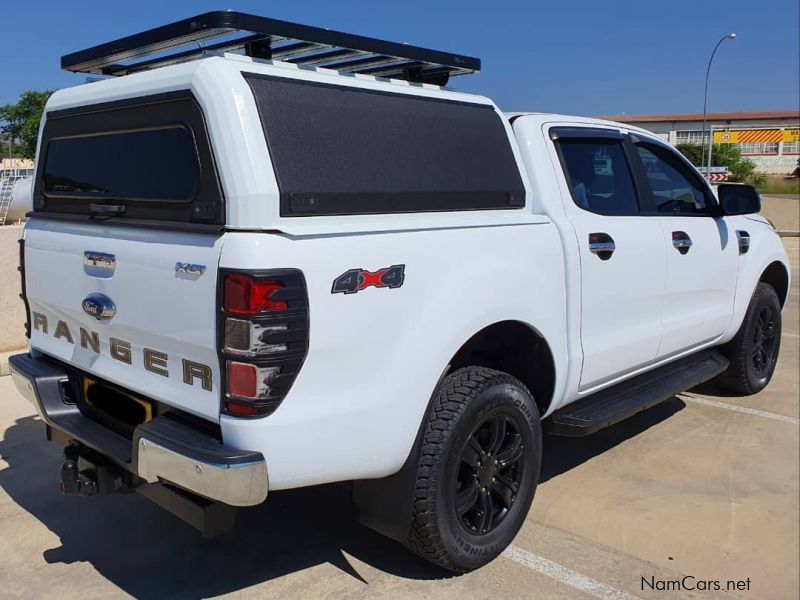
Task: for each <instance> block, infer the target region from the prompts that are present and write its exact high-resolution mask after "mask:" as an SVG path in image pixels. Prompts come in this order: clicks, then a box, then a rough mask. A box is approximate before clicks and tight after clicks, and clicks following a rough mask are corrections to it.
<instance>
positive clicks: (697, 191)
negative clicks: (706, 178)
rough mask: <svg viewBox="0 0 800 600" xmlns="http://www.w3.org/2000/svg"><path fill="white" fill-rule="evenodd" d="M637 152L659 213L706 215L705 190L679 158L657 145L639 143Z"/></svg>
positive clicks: (706, 201)
mask: <svg viewBox="0 0 800 600" xmlns="http://www.w3.org/2000/svg"><path fill="white" fill-rule="evenodd" d="M636 149H637V150H638V153H639V158H640V159H641V161H642V165H643V167H644V171H645V175H646V176H647V182H648V183H649V184H650V189H651V191H652V194H653V202H654V203H655V207H656V210H657V211H658V212H659V213H677V214H698V213H699V214H702V213H705V212H706V211H707V209H708V207H709V202H708V196H707V191H706V187H705V186H704V185H703V183H702V182H701V181H699V178H698V177H697V176H696V175H695V174H694V173H693V172H692V171H691V169H690V168H689V166H688V165H686V163H685V162H684V161H683V160H682V159H681V158H680V157H679V156H676V155H675V154H674V153H673V152H672V151H671V150H669V149H667V148H664V147H662V146H659V145H657V144H647V143H638V144H636Z"/></svg>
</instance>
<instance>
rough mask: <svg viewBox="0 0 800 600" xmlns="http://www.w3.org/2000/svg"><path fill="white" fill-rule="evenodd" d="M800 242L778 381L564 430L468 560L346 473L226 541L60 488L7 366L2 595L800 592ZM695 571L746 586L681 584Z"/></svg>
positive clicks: (0, 464)
mask: <svg viewBox="0 0 800 600" xmlns="http://www.w3.org/2000/svg"><path fill="white" fill-rule="evenodd" d="M785 243H786V245H787V248H788V249H789V252H790V259H791V261H792V264H793V265H795V266H793V268H792V277H793V280H794V282H793V285H792V290H791V296H790V304H789V307H788V308H787V309H786V310H785V311H784V314H783V319H784V328H783V339H782V345H783V347H782V353H781V359H780V362H779V365H778V370H777V373H776V376H775V378H774V380H773V381H772V383H771V385H770V386H769V387H768V388H767V389H766V390H765V391H764V392H762V393H761V394H758V395H757V396H753V397H749V398H736V397H725V396H716V395H701V394H700V393H699V392H696V391H695V392H690V393H687V394H682V395H680V396H678V397H675V398H672V399H671V400H669V401H667V402H665V403H663V404H661V405H660V406H658V407H656V408H654V409H652V410H649V411H647V412H645V413H642V414H640V415H638V416H637V417H634V418H632V419H630V420H628V421H626V422H624V423H621V424H619V425H617V426H614V427H612V428H609V429H607V430H605V431H602V432H600V433H598V434H596V435H594V436H592V437H590V438H586V439H582V440H570V439H565V438H547V439H546V442H545V456H544V469H543V478H542V483H541V485H540V487H539V491H538V492H537V497H536V499H535V501H534V505H533V509H532V511H531V513H530V514H529V516H528V519H527V522H526V524H525V526H524V527H523V529H522V531H521V532H520V534H519V536H518V537H517V539H516V540H515V542H514V546H513V547H512V548H510V549H509V551H507V552H506V554H505V555H504V556H503V557H501V558H499V559H498V560H496V561H494V562H493V563H492V564H491V565H489V566H488V567H485V568H484V569H481V570H479V571H477V572H474V573H471V574H469V575H464V576H452V575H450V574H448V573H446V572H443V571H441V570H439V569H437V568H434V567H432V566H429V565H427V564H425V563H423V562H421V561H419V560H418V559H416V558H415V557H413V556H412V555H410V554H408V553H407V552H405V551H404V550H403V549H402V548H400V547H399V546H397V545H396V544H394V543H392V542H389V541H387V540H385V539H383V538H381V537H380V536H379V535H377V534H374V533H372V532H371V531H369V530H367V529H365V528H363V527H361V526H360V525H358V524H357V523H355V521H354V519H353V515H352V509H351V507H350V503H349V490H348V487H347V486H346V485H337V486H325V487H318V488H311V489H303V490H297V491H292V492H280V493H275V494H272V495H271V496H270V498H269V500H268V501H267V503H266V504H265V505H264V506H262V507H259V508H256V509H251V510H248V511H244V512H242V513H240V516H239V520H238V522H237V526H236V528H235V530H234V531H232V532H231V533H229V534H226V535H225V536H223V537H222V538H220V539H217V540H212V541H204V540H202V539H201V538H200V537H199V535H198V534H197V533H195V532H194V531H193V530H192V529H190V528H189V527H188V526H186V525H184V524H183V523H181V522H180V521H178V520H177V519H175V518H174V517H172V516H171V515H169V514H167V513H165V512H164V511H162V510H161V509H159V508H157V507H155V506H153V505H151V504H150V503H149V502H148V501H147V500H145V499H144V498H142V497H139V496H138V495H136V494H132V495H126V496H113V497H105V498H90V499H83V498H74V497H65V496H61V495H60V494H59V492H58V490H57V485H56V483H57V477H58V468H59V465H60V461H61V459H60V454H59V452H58V450H57V449H56V448H55V447H53V446H52V445H50V444H48V443H47V442H45V441H44V439H43V438H44V427H43V425H42V424H41V423H40V422H39V421H38V419H36V418H34V417H33V416H32V412H33V411H32V409H31V407H30V405H28V404H27V403H26V402H25V401H24V400H23V399H22V398H21V397H20V396H18V395H17V393H16V391H15V390H14V388H13V386H12V384H11V380H10V378H8V377H3V378H0V598H43V597H47V598H80V599H81V600H85V599H86V598H87V597H90V598H118V597H130V596H134V597H138V598H161V597H175V598H201V597H203V598H204V597H212V596H224V595H230V596H232V597H237V598H251V597H252V598H256V597H257V598H287V597H288V598H293V597H302V598H353V597H356V598H359V597H364V598H367V597H368V598H412V597H413V598H416V597H425V598H457V599H459V600H461V599H462V598H470V599H472V598H492V599H493V600H494V599H497V598H537V599H538V598H569V599H573V598H603V599H615V600H621V599H626V598H636V597H638V598H664V597H670V598H673V597H677V598H679V597H687V598H688V597H692V598H715V597H717V598H722V597H726V598H731V597H737V596H739V597H742V598H758V599H764V598H776V599H777V598H797V597H798V594H800V582H799V581H798V559H797V557H798V554H799V553H800V543H799V541H798V537H799V536H798V526H799V524H800V516H799V515H800V502H799V500H798V495H799V493H800V492H799V490H800V485H799V484H800V473H799V472H798V469H799V468H800V467H799V466H798V463H799V460H800V459H799V458H798V457H799V456H800V454H799V452H800V446H799V444H800V437H799V433H800V425H798V423H800V420H799V419H798V416H799V415H798V408H799V407H798V397H799V396H800V349H799V348H798V346H799V344H800V316H799V313H798V306H800V303H799V302H798V301H799V300H800V298H799V297H798V296H799V295H800V294H799V293H798V289H799V288H798V280H800V273H798V268H797V266H796V265H798V264H800V260H799V256H798V244H799V243H800V239H798V238H787V239H785ZM687 575H688V576H691V578H689V579H686V580H684V583H687V584H688V585H690V586H692V585H693V586H696V587H697V586H698V584H699V583H700V582H701V581H704V580H719V581H720V583H721V585H722V587H723V589H724V588H725V586H727V582H728V580H731V581H734V582H735V583H736V582H740V583H739V586H740V587H739V588H738V589H737V590H736V591H731V592H725V591H721V592H715V591H712V592H706V591H699V589H700V588H698V590H694V591H691V590H690V591H687V590H678V591H675V588H674V585H675V584H670V583H668V582H669V581H673V580H682V578H683V577H685V576H687ZM643 578H644V579H645V580H646V581H647V582H650V585H652V586H653V587H655V588H656V590H651V589H650V588H649V587H648V584H646V583H645V584H643ZM692 578H693V579H692ZM643 586H644V589H643ZM659 586H660V587H661V588H662V589H663V587H664V586H672V587H669V588H668V589H671V590H672V591H670V592H665V591H658V589H659ZM745 586H746V588H745ZM700 587H702V585H701V586H700ZM712 587H713V586H712Z"/></svg>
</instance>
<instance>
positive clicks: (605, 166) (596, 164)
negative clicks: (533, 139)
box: [558, 137, 639, 215]
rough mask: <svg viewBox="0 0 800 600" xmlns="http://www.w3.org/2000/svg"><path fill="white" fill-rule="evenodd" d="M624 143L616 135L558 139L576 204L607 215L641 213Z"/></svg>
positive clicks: (565, 171)
mask: <svg viewBox="0 0 800 600" xmlns="http://www.w3.org/2000/svg"><path fill="white" fill-rule="evenodd" d="M622 143H623V142H622V139H616V138H586V139H583V138H569V137H565V138H561V139H559V140H558V146H559V151H560V154H561V160H562V164H563V166H564V173H565V175H566V177H567V182H568V183H569V187H570V191H571V192H572V199H573V200H574V201H575V204H577V205H578V206H580V207H581V208H583V209H585V210H588V211H591V212H596V213H600V214H604V215H634V214H638V212H639V206H638V200H637V196H636V188H635V187H634V183H633V175H632V174H631V169H630V166H629V165H628V161H627V158H626V156H625V151H624V149H623V146H622Z"/></svg>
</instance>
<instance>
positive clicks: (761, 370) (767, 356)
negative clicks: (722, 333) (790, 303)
mask: <svg viewBox="0 0 800 600" xmlns="http://www.w3.org/2000/svg"><path fill="white" fill-rule="evenodd" d="M780 348H781V304H780V301H779V300H778V294H777V293H776V292H775V289H774V288H773V287H772V286H771V285H769V284H767V283H763V282H761V283H759V284H758V285H757V286H756V290H755V292H754V293H753V297H752V298H751V299H750V305H749V306H748V307H747V312H746V313H745V317H744V321H743V322H742V326H741V327H740V328H739V331H738V332H737V334H736V336H735V337H734V338H733V339H732V340H731V341H730V342H728V343H727V344H725V346H723V347H722V352H723V354H724V355H725V356H726V357H727V358H728V360H730V361H731V365H730V367H728V370H727V371H725V372H724V373H723V374H722V375H720V377H719V383H720V384H721V385H722V386H723V387H725V388H727V389H728V390H730V391H732V392H735V393H737V394H740V395H742V396H749V395H751V394H757V393H758V392H760V391H761V390H763V389H764V388H765V387H767V384H768V383H769V382H770V380H771V379H772V375H773V373H774V372H775V365H776V364H777V362H778V353H779V352H780Z"/></svg>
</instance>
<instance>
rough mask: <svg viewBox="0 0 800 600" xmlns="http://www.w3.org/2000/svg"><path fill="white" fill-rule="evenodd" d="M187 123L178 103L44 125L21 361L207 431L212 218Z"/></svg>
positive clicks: (50, 119) (127, 106)
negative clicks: (144, 402)
mask: <svg viewBox="0 0 800 600" xmlns="http://www.w3.org/2000/svg"><path fill="white" fill-rule="evenodd" d="M199 111H200V109H199V107H198V106H197V104H196V103H195V102H194V100H193V99H192V98H191V96H189V95H187V94H184V93H179V94H168V95H160V96H157V97H155V96H154V97H148V98H141V99H135V100H128V101H123V102H115V103H111V104H102V105H94V106H89V107H81V108H78V109H70V110H68V111H60V112H58V113H55V114H51V113H48V114H47V115H46V121H45V127H44V130H43V138H42V144H41V148H40V152H39V157H40V158H39V162H38V166H37V174H36V181H35V188H34V213H33V215H32V218H31V219H30V220H29V222H28V224H27V227H26V231H25V242H24V252H25V282H26V294H27V301H28V304H29V308H30V316H31V323H30V325H31V340H30V341H31V346H32V347H33V348H34V349H36V350H39V351H41V352H43V353H45V354H47V355H49V356H51V357H53V358H55V359H58V360H61V361H63V362H65V363H68V364H71V365H74V366H76V367H78V368H80V369H83V370H85V371H86V372H87V373H89V374H90V376H91V377H95V378H97V379H101V380H106V381H109V382H111V383H115V384H117V385H120V386H123V387H124V388H126V389H128V390H132V391H134V392H138V393H141V394H142V395H145V396H147V397H150V398H155V399H156V400H160V401H162V402H164V403H166V404H168V405H172V406H175V407H178V408H181V409H183V410H186V411H187V412H191V413H194V414H196V415H198V416H203V417H206V418H210V419H217V418H218V416H219V398H220V395H219V382H220V373H219V360H218V357H217V353H216V326H217V325H216V323H217V267H218V263H219V256H220V251H221V246H222V242H223V234H222V232H221V231H220V225H221V224H222V223H223V221H224V216H223V215H224V211H223V208H224V207H223V202H222V196H221V193H220V189H219V184H218V179H217V174H216V170H215V168H214V161H213V159H212V157H211V151H210V146H209V143H208V137H207V135H206V131H205V126H204V122H203V117H202V114H201V113H200V112H199Z"/></svg>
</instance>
